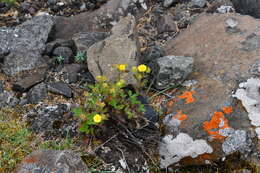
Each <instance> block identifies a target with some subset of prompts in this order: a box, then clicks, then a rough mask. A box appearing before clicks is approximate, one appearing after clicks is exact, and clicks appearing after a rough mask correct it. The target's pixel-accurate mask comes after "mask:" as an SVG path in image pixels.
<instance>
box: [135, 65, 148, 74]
mask: <svg viewBox="0 0 260 173" xmlns="http://www.w3.org/2000/svg"><path fill="white" fill-rule="evenodd" d="M137 69H138V71H139V72H145V71H146V70H147V66H146V65H144V64H141V65H139V66H138V67H137Z"/></svg>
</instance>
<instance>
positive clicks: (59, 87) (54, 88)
mask: <svg viewBox="0 0 260 173" xmlns="http://www.w3.org/2000/svg"><path fill="white" fill-rule="evenodd" d="M48 91H50V92H52V93H55V94H60V95H64V96H65V97H68V98H71V97H72V90H71V88H70V87H69V86H68V85H67V84H65V83H63V82H55V83H50V84H48Z"/></svg>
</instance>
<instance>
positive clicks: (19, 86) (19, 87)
mask: <svg viewBox="0 0 260 173" xmlns="http://www.w3.org/2000/svg"><path fill="white" fill-rule="evenodd" d="M45 76H46V69H43V70H38V72H36V73H33V74H28V75H27V76H25V77H24V78H21V79H19V80H18V81H17V82H16V83H14V84H13V90H14V91H19V92H25V91H28V90H29V89H30V88H31V87H33V86H34V85H36V84H38V83H40V82H42V81H43V80H44V79H45Z"/></svg>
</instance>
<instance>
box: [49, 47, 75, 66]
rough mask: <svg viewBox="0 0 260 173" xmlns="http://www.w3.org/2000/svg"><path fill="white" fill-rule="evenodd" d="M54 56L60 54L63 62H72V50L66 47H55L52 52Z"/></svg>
mask: <svg viewBox="0 0 260 173" xmlns="http://www.w3.org/2000/svg"><path fill="white" fill-rule="evenodd" d="M52 53H53V56H54V57H58V56H61V57H62V58H63V61H62V62H63V63H64V64H69V63H72V62H73V52H72V50H71V49H70V48H68V47H57V48H55V49H54V51H53V52H52Z"/></svg>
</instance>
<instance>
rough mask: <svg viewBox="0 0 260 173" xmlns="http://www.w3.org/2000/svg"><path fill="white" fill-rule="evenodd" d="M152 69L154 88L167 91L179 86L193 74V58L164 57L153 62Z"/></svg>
mask: <svg viewBox="0 0 260 173" xmlns="http://www.w3.org/2000/svg"><path fill="white" fill-rule="evenodd" d="M149 66H150V67H151V69H152V70H153V71H152V76H153V79H154V80H155V81H154V86H155V87H156V88H157V89H165V88H168V87H170V86H172V85H177V84H179V83H180V82H182V81H183V80H185V79H186V78H187V76H188V75H189V74H190V73H191V72H192V68H193V58H192V57H184V56H164V57H161V58H158V59H156V60H154V61H152V62H151V63H150V64H149Z"/></svg>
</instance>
